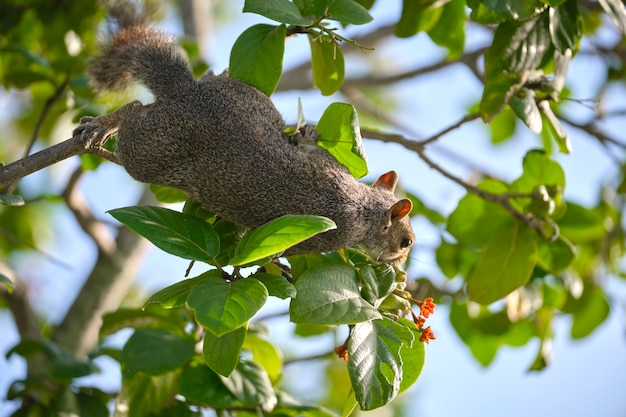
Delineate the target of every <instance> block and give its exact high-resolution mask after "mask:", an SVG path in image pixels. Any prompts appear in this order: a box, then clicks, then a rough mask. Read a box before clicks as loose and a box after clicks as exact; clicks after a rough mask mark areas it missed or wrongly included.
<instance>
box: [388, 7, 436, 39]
mask: <svg viewBox="0 0 626 417" xmlns="http://www.w3.org/2000/svg"><path fill="white" fill-rule="evenodd" d="M442 13H443V7H429V6H428V4H425V3H424V2H421V1H419V0H403V1H402V14H401V15H400V20H398V23H397V24H396V30H395V33H396V36H397V37H399V38H409V37H411V36H413V35H415V34H417V33H418V32H421V31H429V30H431V29H432V28H433V27H434V26H435V24H436V23H437V22H438V21H439V18H440V17H441V14H442Z"/></svg>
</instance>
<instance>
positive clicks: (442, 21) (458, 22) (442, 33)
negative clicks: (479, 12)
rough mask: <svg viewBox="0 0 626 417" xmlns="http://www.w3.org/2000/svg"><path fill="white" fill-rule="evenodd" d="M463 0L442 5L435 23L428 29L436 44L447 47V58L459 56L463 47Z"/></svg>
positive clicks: (464, 17) (464, 19)
mask: <svg viewBox="0 0 626 417" xmlns="http://www.w3.org/2000/svg"><path fill="white" fill-rule="evenodd" d="M466 19H467V18H466V15H465V0H452V1H450V2H448V3H446V4H445V5H444V6H443V12H442V13H441V17H440V18H439V20H438V21H437V24H436V25H435V26H434V27H433V28H432V29H430V30H429V31H428V36H430V39H432V40H433V42H435V43H436V44H437V45H439V46H443V47H445V48H447V49H448V59H450V60H454V59H457V58H458V57H460V56H461V54H462V53H463V49H464V47H465V21H466Z"/></svg>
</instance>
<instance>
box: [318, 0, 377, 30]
mask: <svg viewBox="0 0 626 417" xmlns="http://www.w3.org/2000/svg"><path fill="white" fill-rule="evenodd" d="M323 3H326V4H328V11H327V13H328V17H327V18H326V19H328V20H336V21H338V22H341V23H349V24H352V25H363V24H365V23H369V22H371V21H372V16H371V15H370V14H369V12H368V11H367V9H366V8H365V7H363V6H361V5H360V4H359V3H357V2H355V1H353V0H333V1H330V2H328V1H324V2H323Z"/></svg>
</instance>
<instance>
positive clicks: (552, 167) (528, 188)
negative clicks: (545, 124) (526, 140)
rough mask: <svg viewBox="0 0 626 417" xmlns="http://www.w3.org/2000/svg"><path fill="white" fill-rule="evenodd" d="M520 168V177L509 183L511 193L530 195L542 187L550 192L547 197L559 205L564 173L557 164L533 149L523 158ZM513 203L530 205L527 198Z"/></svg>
mask: <svg viewBox="0 0 626 417" xmlns="http://www.w3.org/2000/svg"><path fill="white" fill-rule="evenodd" d="M522 167H523V169H524V170H523V172H522V175H521V176H520V177H519V178H518V179H516V180H515V181H513V182H512V183H511V188H510V189H511V192H513V193H521V194H532V193H533V192H535V191H536V190H537V189H538V188H539V187H542V186H543V187H545V188H546V189H547V190H552V193H551V195H550V196H549V197H550V198H552V199H554V200H555V201H556V202H557V203H560V201H561V196H562V195H563V190H564V189H565V172H564V171H563V168H561V165H559V163H558V162H556V161H555V160H553V159H552V158H550V156H549V155H548V154H547V153H546V152H545V151H542V150H537V149H533V150H530V151H528V152H527V153H526V155H525V156H524V161H523V162H522ZM515 201H516V202H517V203H518V204H520V205H524V206H526V205H528V204H530V203H531V199H529V198H518V199H515Z"/></svg>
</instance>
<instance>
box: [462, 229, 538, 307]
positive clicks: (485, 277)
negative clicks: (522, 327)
mask: <svg viewBox="0 0 626 417" xmlns="http://www.w3.org/2000/svg"><path fill="white" fill-rule="evenodd" d="M537 257H538V252H537V235H536V233H535V232H534V231H533V230H532V229H530V228H528V227H526V226H524V225H522V224H520V223H519V222H517V221H516V222H515V223H513V225H512V226H511V227H506V228H503V229H502V230H499V231H498V233H497V234H496V235H495V236H494V237H493V239H492V240H491V241H490V242H489V243H488V245H487V247H486V248H485V251H484V252H483V253H482V254H481V255H480V257H479V259H478V264H477V265H476V269H474V271H473V272H472V274H471V275H470V276H469V277H468V278H467V293H468V295H469V297H470V298H471V299H472V300H474V301H476V302H478V303H480V304H490V303H492V302H494V301H497V300H499V299H501V298H502V297H504V296H506V295H507V294H509V293H510V292H511V291H513V290H515V289H516V288H519V287H521V286H522V285H524V284H526V282H528V280H529V279H530V276H531V274H532V271H533V268H534V267H535V264H536V263H537Z"/></svg>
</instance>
